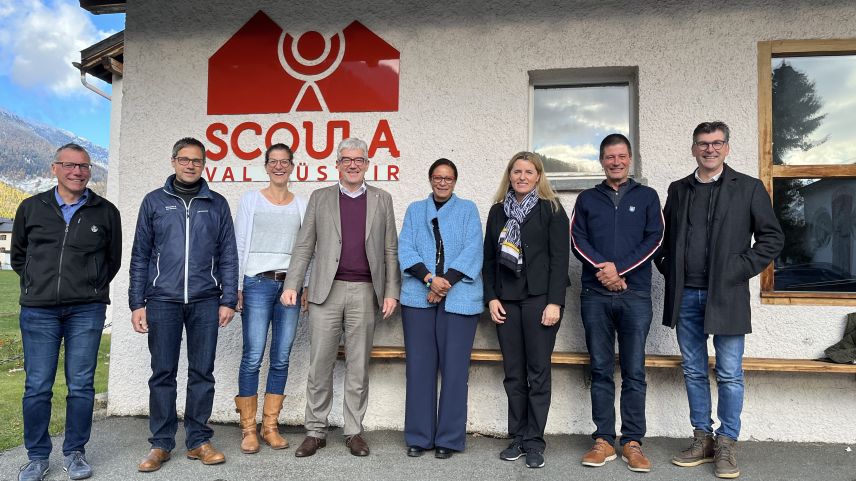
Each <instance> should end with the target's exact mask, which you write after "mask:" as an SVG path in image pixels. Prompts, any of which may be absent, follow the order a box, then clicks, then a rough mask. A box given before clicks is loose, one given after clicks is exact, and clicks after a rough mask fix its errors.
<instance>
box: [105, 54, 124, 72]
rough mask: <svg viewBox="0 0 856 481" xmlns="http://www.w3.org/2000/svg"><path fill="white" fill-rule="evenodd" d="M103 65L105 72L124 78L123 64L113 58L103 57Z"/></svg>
mask: <svg viewBox="0 0 856 481" xmlns="http://www.w3.org/2000/svg"><path fill="white" fill-rule="evenodd" d="M101 65H102V66H103V67H104V69H105V70H107V71H108V72H110V73H112V74H113V75H118V76H120V77H121V76H122V62H120V61H118V60H116V59H115V58H112V57H106V56H105V57H102V58H101Z"/></svg>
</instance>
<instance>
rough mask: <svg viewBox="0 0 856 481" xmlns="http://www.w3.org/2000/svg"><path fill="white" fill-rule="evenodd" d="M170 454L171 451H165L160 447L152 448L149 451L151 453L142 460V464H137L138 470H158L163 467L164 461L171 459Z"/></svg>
mask: <svg viewBox="0 0 856 481" xmlns="http://www.w3.org/2000/svg"><path fill="white" fill-rule="evenodd" d="M169 458H170V454H169V451H165V450H163V449H159V448H152V450H151V451H149V454H147V455H146V457H145V458H143V459H142V461H140V464H139V465H138V466H137V470H138V471H140V472H143V473H151V472H152V471H157V470H158V469H160V468H161V466H162V465H163V463H165V462H167V461H169Z"/></svg>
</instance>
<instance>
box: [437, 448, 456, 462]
mask: <svg viewBox="0 0 856 481" xmlns="http://www.w3.org/2000/svg"><path fill="white" fill-rule="evenodd" d="M454 452H455V451H453V450H451V449H449V448H440V447H437V448H434V457H435V458H437V459H449V458H451V457H452V453H454Z"/></svg>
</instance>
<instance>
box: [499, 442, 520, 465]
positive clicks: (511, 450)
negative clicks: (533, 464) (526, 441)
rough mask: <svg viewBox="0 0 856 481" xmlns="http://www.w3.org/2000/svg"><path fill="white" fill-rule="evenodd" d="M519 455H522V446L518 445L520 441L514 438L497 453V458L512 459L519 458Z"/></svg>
mask: <svg viewBox="0 0 856 481" xmlns="http://www.w3.org/2000/svg"><path fill="white" fill-rule="evenodd" d="M520 456H523V446H521V445H520V441H516V440H515V441H511V444H509V445H508V447H507V448H505V449H503V450H502V452H501V453H499V459H502V460H505V461H514V460H517V459H520Z"/></svg>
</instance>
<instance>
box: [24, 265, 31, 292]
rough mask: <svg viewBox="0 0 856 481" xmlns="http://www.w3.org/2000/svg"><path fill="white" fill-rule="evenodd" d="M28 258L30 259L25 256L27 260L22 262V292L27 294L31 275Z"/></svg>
mask: <svg viewBox="0 0 856 481" xmlns="http://www.w3.org/2000/svg"><path fill="white" fill-rule="evenodd" d="M30 259H32V257H31V256H27V261H26V262H25V263H24V294H28V293H29V291H30V283H31V277H32V276H30Z"/></svg>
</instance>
